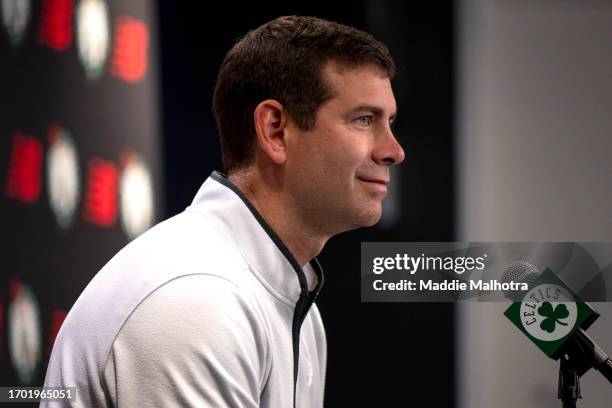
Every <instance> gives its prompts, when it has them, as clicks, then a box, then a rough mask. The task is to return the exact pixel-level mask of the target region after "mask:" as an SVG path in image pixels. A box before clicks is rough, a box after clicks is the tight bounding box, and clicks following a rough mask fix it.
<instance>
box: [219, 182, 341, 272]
mask: <svg viewBox="0 0 612 408" xmlns="http://www.w3.org/2000/svg"><path fill="white" fill-rule="evenodd" d="M228 179H229V181H231V182H232V184H234V185H235V186H236V187H238V189H239V190H240V191H241V192H242V193H243V194H244V195H245V196H246V197H247V199H248V200H249V201H250V202H251V204H253V206H254V207H255V208H256V209H257V211H258V212H259V213H260V214H261V216H262V217H263V218H264V220H266V222H267V223H268V225H270V227H271V228H272V229H273V230H274V232H276V233H277V234H278V236H279V237H280V238H281V239H282V240H283V242H284V243H285V245H287V248H288V249H289V251H290V252H291V253H292V254H293V256H294V257H295V259H296V260H297V262H298V263H299V265H300V266H304V265H306V264H307V263H308V262H309V261H310V260H311V259H312V258H314V257H315V256H316V255H318V254H319V252H321V250H322V249H323V246H324V245H325V242H327V240H328V239H329V237H328V236H324V235H322V234H320V233H318V232H317V231H314V230H313V229H312V226H311V225H308V222H306V221H305V220H303V217H301V215H300V214H299V213H298V211H296V210H295V209H294V208H293V207H292V206H291V200H290V199H289V198H288V197H286V196H285V193H284V189H282V188H281V186H278V185H277V184H278V183H277V182H275V181H274V180H271V181H268V182H266V181H264V180H262V179H261V178H260V177H259V176H258V174H256V173H255V172H252V171H249V170H244V171H242V170H238V171H235V172H232V173H231V174H230V175H229V176H228Z"/></svg>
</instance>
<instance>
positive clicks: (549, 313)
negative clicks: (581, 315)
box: [538, 302, 569, 333]
mask: <svg viewBox="0 0 612 408" xmlns="http://www.w3.org/2000/svg"><path fill="white" fill-rule="evenodd" d="M538 313H539V314H540V316H544V317H545V318H546V319H544V320H542V323H540V328H541V329H542V330H546V331H547V332H549V333H552V332H554V331H555V326H556V324H557V323H559V324H560V325H562V326H567V323H563V322H562V321H561V320H560V319H565V318H566V317H568V316H569V311H568V310H567V307H566V306H565V305H564V304H563V303H560V304H558V305H557V306H556V307H555V308H554V309H553V307H552V305H551V304H550V302H544V303H542V306H540V307H539V308H538Z"/></svg>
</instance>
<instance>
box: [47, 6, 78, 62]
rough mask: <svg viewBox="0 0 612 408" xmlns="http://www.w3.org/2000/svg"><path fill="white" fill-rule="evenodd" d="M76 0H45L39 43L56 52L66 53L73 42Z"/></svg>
mask: <svg viewBox="0 0 612 408" xmlns="http://www.w3.org/2000/svg"><path fill="white" fill-rule="evenodd" d="M73 13H74V0H44V4H43V8H42V16H41V20H40V32H39V33H38V41H39V42H40V43H41V44H43V45H47V46H48V47H49V48H52V49H54V50H56V51H64V50H66V49H67V48H68V47H69V46H70V43H71V42H72V16H73Z"/></svg>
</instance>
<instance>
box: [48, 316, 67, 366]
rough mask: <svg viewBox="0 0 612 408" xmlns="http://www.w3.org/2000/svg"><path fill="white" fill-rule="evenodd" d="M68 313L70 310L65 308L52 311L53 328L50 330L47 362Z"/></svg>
mask: <svg viewBox="0 0 612 408" xmlns="http://www.w3.org/2000/svg"><path fill="white" fill-rule="evenodd" d="M66 315H68V311H67V310H63V309H54V310H53V312H52V313H51V329H50V330H49V337H48V341H47V344H48V347H47V355H46V358H45V360H46V362H47V364H48V363H49V359H50V358H51V351H52V350H53V344H54V343H55V339H56V338H57V334H58V333H59V330H60V328H61V327H62V323H64V320H65V319H66Z"/></svg>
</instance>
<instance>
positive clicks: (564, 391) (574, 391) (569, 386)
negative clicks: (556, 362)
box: [557, 356, 582, 408]
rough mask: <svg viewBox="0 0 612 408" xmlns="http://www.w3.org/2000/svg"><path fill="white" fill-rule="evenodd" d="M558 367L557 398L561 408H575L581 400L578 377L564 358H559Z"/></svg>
mask: <svg viewBox="0 0 612 408" xmlns="http://www.w3.org/2000/svg"><path fill="white" fill-rule="evenodd" d="M560 360H561V364H560V367H559V385H558V387H557V397H558V398H559V399H560V400H561V404H562V405H561V406H562V407H563V408H576V402H577V401H578V399H579V398H582V394H581V393H580V377H578V373H577V372H576V370H574V368H573V367H572V365H571V364H570V363H569V360H568V359H566V356H563V357H561V359H560Z"/></svg>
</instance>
